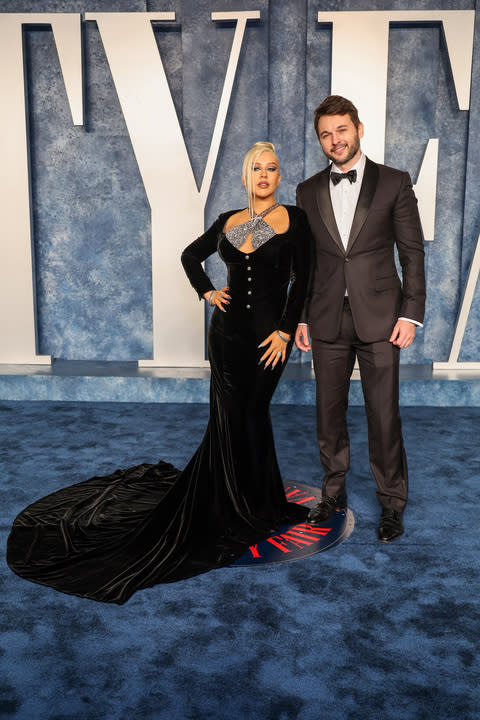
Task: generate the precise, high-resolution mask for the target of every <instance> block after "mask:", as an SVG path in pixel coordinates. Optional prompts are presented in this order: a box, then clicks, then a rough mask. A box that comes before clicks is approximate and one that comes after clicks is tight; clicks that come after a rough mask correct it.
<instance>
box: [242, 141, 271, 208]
mask: <svg viewBox="0 0 480 720" xmlns="http://www.w3.org/2000/svg"><path fill="white" fill-rule="evenodd" d="M264 152H271V153H273V154H274V155H275V157H276V158H277V162H278V165H279V166H280V162H279V160H278V157H277V153H276V152H275V145H274V144H273V143H271V142H263V141H262V142H256V143H255V145H252V147H251V148H250V150H249V151H248V152H247V154H246V155H245V157H244V158H243V165H242V182H243V184H244V185H245V188H246V190H247V196H248V209H249V212H250V217H253V216H254V214H255V212H254V199H255V191H254V183H253V168H254V166H255V163H256V161H257V159H258V157H259V156H260V155H261V154H262V153H264Z"/></svg>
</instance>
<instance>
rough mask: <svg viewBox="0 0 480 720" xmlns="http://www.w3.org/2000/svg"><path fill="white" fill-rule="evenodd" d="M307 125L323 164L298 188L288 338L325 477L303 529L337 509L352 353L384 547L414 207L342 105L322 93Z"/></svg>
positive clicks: (408, 330)
mask: <svg viewBox="0 0 480 720" xmlns="http://www.w3.org/2000/svg"><path fill="white" fill-rule="evenodd" d="M314 123H315V130H316V132H317V135H318V138H319V140H320V145H321V146H322V150H323V152H324V154H325V155H326V156H327V158H328V159H329V160H331V161H332V164H331V165H330V166H329V167H328V168H327V169H326V170H324V171H323V172H320V173H318V174H317V175H314V176H313V177H311V178H308V179H307V180H305V181H304V182H302V183H300V184H299V186H298V188H297V204H298V205H299V206H300V207H301V208H303V209H304V210H305V212H306V213H307V216H308V219H309V222H310V226H311V229H312V232H313V236H314V243H315V260H314V261H313V268H312V273H313V274H312V281H311V290H310V292H309V297H308V299H307V303H306V305H305V308H304V315H303V317H302V318H301V319H302V321H303V322H302V323H301V324H299V325H298V327H297V331H296V335H295V341H296V344H297V347H299V348H300V350H303V351H308V350H310V349H311V350H312V354H313V364H314V369H315V377H316V386H317V434H318V442H319V445H320V457H321V461H322V465H323V469H324V472H325V476H324V479H323V486H322V499H321V502H319V503H318V505H316V507H315V508H313V509H312V510H311V511H310V515H309V519H308V522H309V523H311V524H312V525H319V524H321V523H323V522H326V521H327V520H328V519H329V518H330V517H331V516H332V514H333V512H334V511H335V510H340V509H343V508H345V507H346V506H347V494H346V489H345V477H346V473H347V470H348V468H349V464H350V448H349V439H348V430H347V421H346V410H347V405H348V391H349V385H350V376H351V373H352V370H353V366H354V363H355V357H357V358H358V363H359V367H360V376H361V380H362V388H363V394H364V398H365V407H366V412H367V419H368V437H369V453H370V466H371V469H372V472H373V475H374V477H375V480H376V482H377V498H378V500H379V501H380V504H381V506H382V514H381V519H380V525H379V528H378V539H379V540H380V541H382V542H392V541H393V540H395V539H396V538H397V537H399V536H400V535H401V534H402V533H403V519H402V513H403V510H404V507H405V504H406V502H407V489H408V472H407V461H406V456H405V451H404V447H403V438H402V431H401V420H400V412H399V399H398V395H399V379H398V378H399V362H400V349H401V348H406V347H408V346H409V345H411V343H412V342H413V340H414V337H415V327H416V326H417V325H420V326H421V324H422V322H423V315H424V309H425V273H424V250H423V240H422V230H421V226H420V219H419V215H418V210H417V201H416V198H415V195H414V193H413V189H412V183H411V180H410V176H409V175H408V173H406V172H401V171H400V170H395V169H393V168H389V167H386V166H385V165H378V164H376V163H374V162H372V161H371V160H369V159H368V158H366V157H365V155H363V153H362V151H361V149H360V139H361V138H362V137H363V132H364V130H363V125H362V123H361V122H360V120H359V117H358V112H357V109H356V108H355V106H354V105H353V104H352V103H351V102H350V101H349V100H346V99H345V98H342V97H340V96H338V95H330V96H329V97H327V98H326V99H325V100H324V101H323V102H322V103H321V105H319V107H318V108H317V109H316V110H315V115H314ZM395 246H396V247H397V250H398V257H399V260H400V265H401V267H402V282H400V279H399V277H398V273H397V270H396V266H395V257H394V248H395ZM308 331H310V337H311V343H310V340H309V333H308Z"/></svg>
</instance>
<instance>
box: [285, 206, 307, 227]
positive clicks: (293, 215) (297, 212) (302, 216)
mask: <svg viewBox="0 0 480 720" xmlns="http://www.w3.org/2000/svg"><path fill="white" fill-rule="evenodd" d="M283 207H284V208H285V209H286V210H287V212H288V214H289V216H290V220H291V221H294V222H300V223H302V222H306V220H307V214H306V212H305V210H302V208H300V207H298V205H286V204H284V205H283Z"/></svg>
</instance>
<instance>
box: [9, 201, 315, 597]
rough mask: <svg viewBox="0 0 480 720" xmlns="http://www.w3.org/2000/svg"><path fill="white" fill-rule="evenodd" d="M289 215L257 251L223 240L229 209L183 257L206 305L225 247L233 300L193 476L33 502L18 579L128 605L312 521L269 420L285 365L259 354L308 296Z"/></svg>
mask: <svg viewBox="0 0 480 720" xmlns="http://www.w3.org/2000/svg"><path fill="white" fill-rule="evenodd" d="M286 207H287V210H288V214H289V218H290V226H289V229H288V230H287V232H285V233H283V234H279V235H274V236H273V237H272V238H271V239H270V240H268V241H267V242H266V243H265V244H263V245H261V246H260V247H259V248H258V249H257V250H255V251H254V252H252V253H249V254H244V253H243V252H241V251H240V250H238V249H237V248H235V247H234V246H233V245H232V244H230V242H229V240H228V239H227V238H226V236H225V234H224V233H223V228H224V225H225V223H226V221H227V219H228V217H229V216H230V215H231V214H232V213H233V212H235V211H231V212H229V213H224V214H222V215H220V217H219V218H218V219H217V220H216V222H215V223H214V224H213V225H212V226H211V227H210V228H209V230H207V231H206V232H205V233H204V234H203V235H202V236H201V237H200V238H198V240H196V241H195V242H193V243H192V244H191V245H189V247H188V248H187V249H186V250H185V251H184V253H183V254H182V263H183V265H184V268H185V271H186V273H187V275H188V277H189V279H190V281H191V283H192V285H193V286H194V288H195V289H196V290H197V292H198V294H199V296H200V297H201V296H202V294H203V293H205V292H206V291H207V290H209V289H211V288H212V289H213V286H212V284H211V282H210V280H209V278H208V277H207V275H206V274H205V272H204V271H203V268H202V265H201V263H202V262H203V260H205V259H206V258H207V257H208V256H209V255H211V254H212V253H214V252H215V251H217V250H218V253H219V255H220V257H221V258H222V260H223V261H224V262H225V263H226V265H227V268H228V286H229V288H230V293H229V294H230V295H231V302H230V305H229V306H228V310H227V311H226V312H221V311H220V310H218V309H215V311H214V313H213V316H212V319H211V322H210V328H209V335H208V348H209V358H210V364H211V387H210V419H209V422H208V426H207V429H206V432H205V436H204V438H203V441H202V443H201V445H200V447H199V448H198V450H197V451H196V453H195V454H194V456H193V457H192V459H191V460H190V461H189V463H188V464H187V466H186V468H185V469H184V470H183V471H179V470H177V469H176V468H174V467H173V466H172V465H170V464H168V463H165V462H163V461H160V462H159V463H158V464H156V465H151V464H143V465H138V466H134V467H131V468H127V469H123V470H117V471H116V472H114V473H112V474H111V475H108V476H104V477H94V478H91V479H89V480H86V481H84V482H82V483H79V484H76V485H72V486H69V487H66V488H64V489H62V490H59V491H57V492H55V493H53V494H51V495H48V496H46V497H44V498H42V499H40V500H38V501H37V502H35V503H34V504H33V505H30V506H29V507H27V508H26V509H25V510H23V511H22V512H21V513H20V514H19V515H18V517H17V518H16V520H15V522H14V524H13V528H12V531H11V533H10V536H9V540H8V550H7V561H8V564H9V566H10V568H11V569H12V570H13V571H14V572H16V573H17V574H18V575H20V576H21V577H23V578H26V579H28V580H31V581H33V582H37V583H40V584H43V585H49V586H51V587H53V588H56V589H57V590H60V591H62V592H66V593H70V594H74V595H79V596H81V597H87V598H91V599H94V600H99V601H103V602H112V603H118V604H121V603H124V602H126V600H128V598H129V597H130V596H131V595H132V594H133V593H134V592H135V591H136V590H139V589H140V588H145V587H150V586H152V585H155V584H156V583H160V582H173V581H176V580H180V579H183V578H187V577H191V576H193V575H196V574H198V573H202V572H205V571H207V570H209V569H212V568H215V567H220V566H224V565H228V564H230V563H231V562H232V561H233V560H234V559H235V558H237V557H240V556H241V555H242V554H243V553H244V552H245V551H246V550H247V549H248V547H249V545H251V544H253V543H255V542H258V541H259V540H261V539H264V538H266V537H268V536H269V535H270V534H272V533H273V532H275V531H277V530H278V529H279V528H280V527H281V526H282V525H284V524H286V523H292V522H302V521H303V520H305V517H306V513H307V510H306V509H305V508H303V507H301V506H298V505H293V504H289V503H287V501H286V498H285V493H284V489H283V483H282V480H281V476H280V471H279V468H278V464H277V459H276V456H275V448H274V442H273V434H272V428H271V423H270V414H269V403H270V399H271V397H272V394H273V392H274V390H275V387H276V385H277V383H278V380H279V378H280V375H281V372H282V364H281V363H278V365H277V367H276V368H275V370H273V371H272V370H271V369H270V368H267V369H266V370H265V369H264V366H263V364H262V365H259V364H258V362H259V359H260V357H261V355H262V354H263V352H264V349H262V348H258V345H259V343H260V342H261V341H262V340H264V339H265V338H266V337H267V336H268V335H269V334H270V333H271V332H273V331H274V330H276V329H279V330H284V331H285V332H288V333H290V334H292V335H293V333H294V330H295V327H296V324H297V320H298V317H299V314H300V311H301V308H302V305H303V302H304V298H305V292H306V284H307V273H308V266H309V260H310V257H309V254H310V247H311V245H310V232H309V228H308V225H307V222H306V219H305V216H304V214H303V211H302V210H300V209H298V208H296V207H293V206H286ZM290 348H291V342H290V343H289V346H288V350H289V351H290ZM159 412H161V408H159Z"/></svg>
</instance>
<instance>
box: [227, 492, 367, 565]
mask: <svg viewBox="0 0 480 720" xmlns="http://www.w3.org/2000/svg"><path fill="white" fill-rule="evenodd" d="M285 494H286V496H287V498H288V500H289V501H290V502H294V503H297V504H299V505H305V506H306V507H309V508H311V507H314V506H315V505H316V504H317V503H318V502H319V500H320V498H321V488H318V487H313V486H312V485H304V484H303V483H290V484H288V485H286V486H285ZM354 525H355V520H354V517H353V513H352V511H351V510H349V509H348V508H347V509H346V510H340V511H339V512H335V513H334V514H333V517H332V518H331V519H330V520H329V522H326V523H324V524H323V525H320V526H319V527H312V526H311V525H307V524H306V523H301V524H299V525H286V526H285V527H283V528H281V529H280V530H279V532H278V533H277V534H276V535H272V536H271V537H269V538H267V539H266V540H263V541H262V542H260V543H258V544H257V545H251V546H250V548H249V549H248V551H247V552H246V553H245V554H244V555H242V557H240V558H238V560H236V561H235V562H234V563H233V565H265V564H267V563H279V562H288V561H291V560H300V559H301V558H304V557H309V556H310V555H315V553H319V552H323V551H324V550H328V549H329V548H331V547H333V546H334V545H338V544H339V543H341V542H343V541H344V540H346V539H347V538H348V537H349V535H351V533H352V531H353V528H354Z"/></svg>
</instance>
